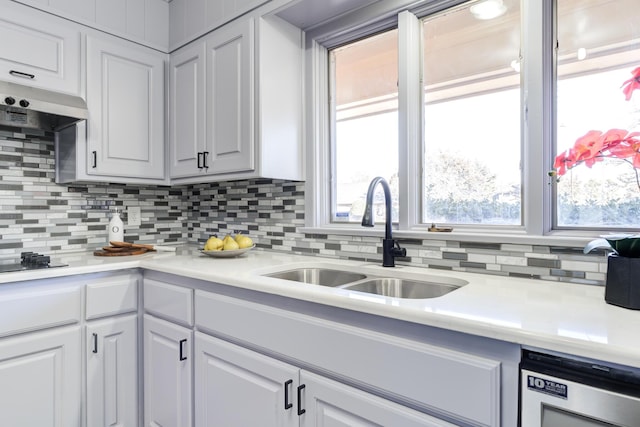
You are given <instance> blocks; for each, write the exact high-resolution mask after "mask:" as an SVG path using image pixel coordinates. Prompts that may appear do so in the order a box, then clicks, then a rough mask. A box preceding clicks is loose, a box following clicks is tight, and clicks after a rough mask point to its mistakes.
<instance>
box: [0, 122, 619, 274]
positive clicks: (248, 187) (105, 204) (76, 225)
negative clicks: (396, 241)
mask: <svg viewBox="0 0 640 427" xmlns="http://www.w3.org/2000/svg"><path fill="white" fill-rule="evenodd" d="M0 172H1V176H0V262H2V260H5V262H7V261H10V260H11V261H13V260H15V259H16V257H18V256H19V253H20V252H21V251H23V250H28V251H34V252H43V253H50V254H55V253H61V252H70V251H77V250H92V249H96V248H99V247H101V246H103V245H105V244H106V243H107V224H108V222H109V218H110V212H109V210H110V209H113V207H114V206H117V207H124V208H125V209H126V207H128V206H141V207H142V225H141V226H140V227H129V226H127V225H126V215H123V218H124V219H125V236H126V240H129V241H138V242H151V243H167V242H169V243H170V242H192V243H198V244H200V245H203V244H204V242H205V241H206V239H207V238H208V237H209V236H210V235H212V234H218V235H220V236H221V237H223V236H224V235H225V234H226V233H237V232H244V233H246V234H249V235H251V237H252V238H253V239H254V241H255V242H256V244H257V246H258V248H261V249H270V250H276V251H282V252H294V253H301V254H316V255H321V256H325V257H332V258H348V259H353V260H361V261H371V262H380V261H379V260H381V255H380V254H379V251H380V246H381V244H380V238H378V237H349V236H340V235H326V234H320V235H318V234H313V235H309V234H303V233H301V232H299V231H298V230H299V229H300V227H303V226H304V183H301V182H286V181H278V180H249V181H236V182H225V183H213V184H200V185H193V186H188V187H187V186H184V187H172V188H169V187H140V186H129V185H119V184H109V185H107V184H74V185H70V186H69V185H57V184H55V164H54V155H53V135H52V134H51V133H45V132H40V131H20V130H19V129H15V128H6V127H1V126H0ZM400 243H401V245H402V246H403V247H405V248H406V249H407V258H406V259H403V260H402V261H399V263H410V264H412V265H418V266H424V267H430V268H438V269H451V270H459V271H470V272H479V273H489V274H498V275H505V276H506V275H509V276H518V277H530V278H535V279H546V280H556V281H571V282H577V283H586V284H603V283H604V279H605V272H606V258H605V257H604V256H603V255H602V253H600V254H596V255H584V254H582V251H581V250H580V249H576V248H561V247H549V246H541V245H535V246H534V245H513V244H493V243H466V242H452V241H449V242H446V241H436V240H421V239H415V240H401V241H400Z"/></svg>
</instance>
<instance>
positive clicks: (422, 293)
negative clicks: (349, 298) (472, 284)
mask: <svg viewBox="0 0 640 427" xmlns="http://www.w3.org/2000/svg"><path fill="white" fill-rule="evenodd" d="M263 276H266V277H273V278H276V279H284V280H291V281H294V282H300V283H306V284H312V285H320V286H328V287H333V288H340V289H346V290H350V291H358V292H365V293H368V294H375V295H382V296H386V297H393V298H409V299H424V298H436V297H440V296H442V295H446V294H448V293H449V292H453V291H455V290H456V289H458V288H460V287H462V286H464V285H466V284H467V283H468V282H466V281H465V280H461V279H454V278H445V277H442V278H439V277H437V276H431V275H428V276H427V277H426V278H425V279H423V278H422V277H421V278H420V279H417V278H406V277H403V278H399V277H387V276H386V275H385V276H379V275H376V274H369V273H366V274H365V273H358V272H353V271H349V270H346V269H344V270H343V269H336V268H327V267H297V268H291V269H287V270H283V271H277V272H274V273H267V274H264V275H263ZM389 276H391V275H389ZM421 276H422V275H421Z"/></svg>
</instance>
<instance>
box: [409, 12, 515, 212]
mask: <svg viewBox="0 0 640 427" xmlns="http://www.w3.org/2000/svg"><path fill="white" fill-rule="evenodd" d="M477 5H478V3H466V4H464V5H463V6H462V7H458V8H455V9H453V10H448V11H446V12H443V13H438V14H435V15H433V16H429V17H427V18H426V19H424V20H423V29H422V34H423V37H422V39H423V42H422V44H423V47H424V50H423V61H424V66H423V69H424V73H423V74H424V77H423V79H424V91H425V94H424V100H425V106H424V146H425V147H424V153H425V156H424V185H423V187H422V188H423V194H424V197H423V201H422V212H423V217H422V222H423V223H428V224H430V223H433V222H436V223H447V224H493V225H521V223H522V221H521V198H522V197H521V189H522V175H521V171H520V152H521V143H520V140H521V138H520V76H519V74H518V71H519V68H518V67H519V57H520V7H519V0H509V1H505V2H504V3H503V7H504V11H503V13H502V14H501V15H500V16H496V17H494V18H492V19H478V17H476V16H475V15H474V14H473V13H472V11H475V9H473V8H474V7H477Z"/></svg>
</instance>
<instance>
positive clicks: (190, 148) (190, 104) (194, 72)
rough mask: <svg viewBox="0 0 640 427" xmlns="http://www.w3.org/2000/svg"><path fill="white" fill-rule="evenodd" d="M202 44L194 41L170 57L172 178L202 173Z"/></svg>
mask: <svg viewBox="0 0 640 427" xmlns="http://www.w3.org/2000/svg"><path fill="white" fill-rule="evenodd" d="M204 69H205V45H204V42H196V43H195V44H193V45H190V46H188V47H186V48H184V49H182V50H180V51H179V52H177V53H175V54H171V63H170V84H169V86H170V93H169V105H170V107H169V114H170V120H169V132H170V134H169V135H170V136H169V147H171V177H172V178H180V177H188V176H194V175H198V173H199V172H200V173H204V172H205V162H206V161H207V160H208V159H205V156H207V155H208V153H206V149H205V141H204V135H205V120H206V118H205V91H204V84H205V79H204Z"/></svg>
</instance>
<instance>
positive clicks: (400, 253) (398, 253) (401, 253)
mask: <svg viewBox="0 0 640 427" xmlns="http://www.w3.org/2000/svg"><path fill="white" fill-rule="evenodd" d="M393 245H394V247H393V248H392V249H391V254H392V255H393V257H394V258H396V257H406V256H407V250H406V249H405V248H401V247H400V244H399V243H398V241H397V240H394V241H393Z"/></svg>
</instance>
